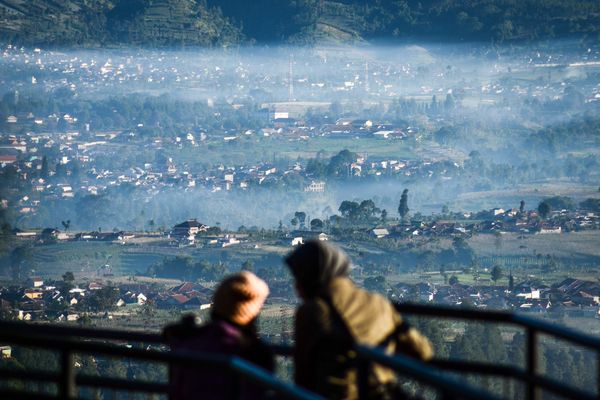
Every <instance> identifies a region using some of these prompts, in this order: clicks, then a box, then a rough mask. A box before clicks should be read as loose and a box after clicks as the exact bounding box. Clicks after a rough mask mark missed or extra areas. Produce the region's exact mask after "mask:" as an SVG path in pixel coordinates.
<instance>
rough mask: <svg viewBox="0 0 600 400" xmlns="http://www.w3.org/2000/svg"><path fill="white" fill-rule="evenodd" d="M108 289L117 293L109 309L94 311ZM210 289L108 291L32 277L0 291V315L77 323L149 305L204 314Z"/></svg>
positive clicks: (95, 284) (133, 286) (124, 287)
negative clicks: (25, 281)
mask: <svg viewBox="0 0 600 400" xmlns="http://www.w3.org/2000/svg"><path fill="white" fill-rule="evenodd" d="M107 288H110V290H114V291H115V292H116V293H115V295H114V296H110V299H112V303H111V304H108V305H107V307H108V308H110V309H107V310H99V309H97V301H95V296H102V295H105V293H102V289H107ZM212 293H213V291H212V289H208V288H206V287H204V286H202V285H199V284H196V283H191V282H184V283H182V284H180V285H178V286H175V287H171V288H160V289H159V288H156V287H154V286H149V285H145V284H137V283H127V284H121V285H118V286H116V287H112V286H111V287H107V286H105V284H104V283H103V282H100V281H92V282H89V283H87V284H85V285H80V286H77V287H69V286H66V285H65V284H64V283H63V282H50V283H46V282H44V280H43V279H42V278H39V277H33V278H31V279H29V282H28V284H27V285H26V286H24V287H0V311H1V312H2V314H3V315H4V316H11V317H12V318H14V319H18V320H23V321H31V320H44V321H59V322H62V321H77V320H78V319H79V318H80V317H81V316H82V315H84V314H88V315H92V314H94V315H99V316H103V315H105V314H106V316H107V317H109V314H107V311H112V310H119V309H123V308H126V307H127V306H129V305H140V306H141V305H144V304H152V305H153V306H155V307H156V308H159V309H179V310H203V309H208V308H210V306H211V299H212Z"/></svg>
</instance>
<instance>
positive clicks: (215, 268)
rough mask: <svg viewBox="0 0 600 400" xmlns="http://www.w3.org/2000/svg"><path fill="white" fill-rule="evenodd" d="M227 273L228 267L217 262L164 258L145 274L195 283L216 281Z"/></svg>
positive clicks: (188, 258)
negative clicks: (200, 280) (198, 281)
mask: <svg viewBox="0 0 600 400" xmlns="http://www.w3.org/2000/svg"><path fill="white" fill-rule="evenodd" d="M228 272H229V269H228V267H227V266H226V265H225V264H224V263H222V262H218V263H215V264H211V263H210V262H208V261H206V260H202V261H195V260H194V259H193V258H191V257H184V256H181V257H165V258H164V259H163V260H161V261H159V262H157V263H155V264H153V265H151V266H150V267H148V271H147V274H148V275H150V276H157V277H160V278H170V279H181V280H184V281H196V280H198V279H202V280H208V281H216V280H219V279H222V278H223V277H224V276H225V275H226V274H227V273H228Z"/></svg>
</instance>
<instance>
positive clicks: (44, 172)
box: [40, 156, 50, 179]
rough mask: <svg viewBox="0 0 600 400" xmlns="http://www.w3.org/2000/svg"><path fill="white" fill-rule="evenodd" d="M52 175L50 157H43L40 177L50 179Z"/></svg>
mask: <svg viewBox="0 0 600 400" xmlns="http://www.w3.org/2000/svg"><path fill="white" fill-rule="evenodd" d="M48 176H50V170H49V167H48V158H47V157H46V156H44V157H42V169H41V170H40V177H42V178H44V179H48Z"/></svg>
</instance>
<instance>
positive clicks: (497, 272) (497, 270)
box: [490, 265, 504, 284]
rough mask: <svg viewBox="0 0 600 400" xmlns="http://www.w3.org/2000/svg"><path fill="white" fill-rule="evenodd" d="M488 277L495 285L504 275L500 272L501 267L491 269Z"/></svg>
mask: <svg viewBox="0 0 600 400" xmlns="http://www.w3.org/2000/svg"><path fill="white" fill-rule="evenodd" d="M490 275H491V277H492V280H493V281H494V284H495V283H497V282H498V280H500V279H501V278H502V276H503V275H504V271H502V267H500V266H499V265H494V268H492V271H491V272H490Z"/></svg>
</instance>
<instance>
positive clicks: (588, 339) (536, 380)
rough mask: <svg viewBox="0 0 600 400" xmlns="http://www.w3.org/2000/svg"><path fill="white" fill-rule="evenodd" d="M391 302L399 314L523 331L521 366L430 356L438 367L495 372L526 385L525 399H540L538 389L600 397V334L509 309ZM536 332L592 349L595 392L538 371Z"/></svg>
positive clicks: (489, 373) (591, 397) (571, 397)
mask: <svg viewBox="0 0 600 400" xmlns="http://www.w3.org/2000/svg"><path fill="white" fill-rule="evenodd" d="M394 305H395V307H396V309H397V310H398V311H399V312H400V313H402V314H408V315H420V316H427V317H436V318H448V319H458V320H468V321H483V322H488V323H499V324H508V325H514V326H518V327H521V328H523V329H525V331H526V342H525V346H526V349H525V354H526V368H525V369H523V368H519V367H516V366H512V365H498V364H492V363H481V362H472V361H454V360H434V361H433V362H432V364H433V365H435V366H436V367H438V368H440V369H443V370H447V371H456V372H460V373H463V374H464V373H470V374H475V375H484V376H496V377H502V378H508V379H514V380H517V381H520V382H522V383H524V384H525V385H526V386H527V399H529V400H538V399H540V397H541V391H542V390H545V391H548V392H550V393H553V394H556V395H559V396H562V397H564V398H568V399H575V400H579V399H581V400H584V399H589V400H592V399H598V398H600V338H598V337H594V336H590V335H586V334H583V333H580V332H577V331H575V330H573V329H569V328H566V327H562V326H557V325H554V324H550V323H548V322H546V321H542V320H540V319H536V318H531V317H528V316H525V315H521V314H515V313H513V312H509V311H481V310H475V309H468V308H457V307H448V306H431V305H425V304H408V303H402V304H401V303H395V304H394ZM540 334H545V335H549V336H552V337H554V338H557V339H561V340H564V341H567V342H570V343H572V344H575V345H578V346H583V347H586V348H588V349H591V350H593V351H595V352H596V358H597V360H598V366H597V369H598V372H597V374H598V376H597V388H596V390H597V393H598V394H593V393H590V392H588V391H584V390H581V389H580V388H576V387H573V386H570V385H567V384H565V383H563V382H559V381H557V380H554V379H551V378H548V377H545V376H542V375H540V374H539V373H538V349H539V335H540Z"/></svg>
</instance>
